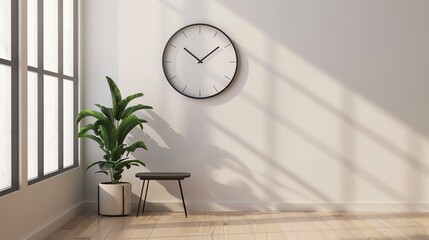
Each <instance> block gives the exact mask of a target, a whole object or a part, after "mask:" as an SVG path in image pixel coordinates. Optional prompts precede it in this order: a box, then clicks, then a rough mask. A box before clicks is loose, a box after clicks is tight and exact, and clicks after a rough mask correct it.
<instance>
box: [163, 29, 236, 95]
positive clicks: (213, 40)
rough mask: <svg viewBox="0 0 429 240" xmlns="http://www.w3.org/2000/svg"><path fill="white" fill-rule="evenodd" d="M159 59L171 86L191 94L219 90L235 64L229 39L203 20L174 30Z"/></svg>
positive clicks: (232, 46)
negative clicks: (201, 22)
mask: <svg viewBox="0 0 429 240" xmlns="http://www.w3.org/2000/svg"><path fill="white" fill-rule="evenodd" d="M162 61H163V62H162V66H163V69H164V74H165V77H166V78H167V80H168V82H169V83H170V84H171V86H172V87H173V88H174V89H176V91H178V92H179V93H181V94H183V95H185V96H188V97H192V98H208V97H212V96H215V95H217V94H219V93H221V92H222V91H223V90H225V89H226V88H227V87H228V86H229V85H230V84H231V82H232V80H233V79H234V77H235V75H236V72H237V66H238V58H237V51H236V49H235V46H234V44H233V42H232V41H231V40H230V39H229V37H228V36H227V35H226V34H225V33H224V32H222V31H221V30H220V29H218V28H216V27H213V26H211V25H207V24H193V25H189V26H186V27H184V28H182V29H180V30H179V31H177V32H176V33H175V34H174V35H173V36H172V37H171V38H170V40H169V41H168V42H167V44H166V46H165V48H164V53H163V57H162Z"/></svg>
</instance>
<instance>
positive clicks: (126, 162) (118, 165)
mask: <svg viewBox="0 0 429 240" xmlns="http://www.w3.org/2000/svg"><path fill="white" fill-rule="evenodd" d="M131 163H136V164H140V165H142V166H145V164H144V162H143V161H141V160H136V159H135V160H126V161H122V162H120V163H118V164H116V165H115V166H114V167H113V169H115V170H116V171H118V170H120V169H122V168H124V167H126V166H127V165H131Z"/></svg>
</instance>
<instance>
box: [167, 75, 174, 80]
mask: <svg viewBox="0 0 429 240" xmlns="http://www.w3.org/2000/svg"><path fill="white" fill-rule="evenodd" d="M175 77H176V75H174V76H173V77H171V78H169V79H168V81H170V80H172V79H173V78H175Z"/></svg>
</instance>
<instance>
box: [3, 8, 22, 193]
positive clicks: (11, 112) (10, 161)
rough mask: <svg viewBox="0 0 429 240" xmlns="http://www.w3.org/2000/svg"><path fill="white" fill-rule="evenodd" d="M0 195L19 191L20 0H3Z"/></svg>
mask: <svg viewBox="0 0 429 240" xmlns="http://www.w3.org/2000/svg"><path fill="white" fill-rule="evenodd" d="M0 31H1V35H0V102H1V103H2V110H1V111H2V113H1V114H0V153H1V158H0V196H2V195H4V194H7V193H10V192H12V191H15V190H17V189H18V1H14V0H0Z"/></svg>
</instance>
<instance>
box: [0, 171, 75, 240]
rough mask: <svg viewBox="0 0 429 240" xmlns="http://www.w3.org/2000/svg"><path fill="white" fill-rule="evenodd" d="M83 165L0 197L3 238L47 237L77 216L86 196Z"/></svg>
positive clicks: (0, 225) (0, 226) (0, 227)
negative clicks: (83, 187) (83, 188)
mask: <svg viewBox="0 0 429 240" xmlns="http://www.w3.org/2000/svg"><path fill="white" fill-rule="evenodd" d="M82 179H83V177H82V168H81V167H79V168H75V169H73V170H71V171H68V172H65V173H62V174H60V175H57V176H55V177H52V178H49V179H47V180H44V181H42V182H39V183H36V184H33V185H31V186H21V189H20V190H19V191H17V192H14V193H11V194H8V195H6V196H3V197H0V213H1V224H0V232H1V238H2V239H28V238H30V237H31V238H32V239H44V238H45V237H47V236H49V235H50V234H51V233H52V232H53V231H55V230H56V229H58V228H60V227H61V226H62V225H63V224H64V223H66V222H67V221H68V220H70V219H71V218H72V217H73V216H75V215H76V214H77V213H78V212H79V210H80V205H81V203H82V199H83V191H82V186H83V180H82Z"/></svg>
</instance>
